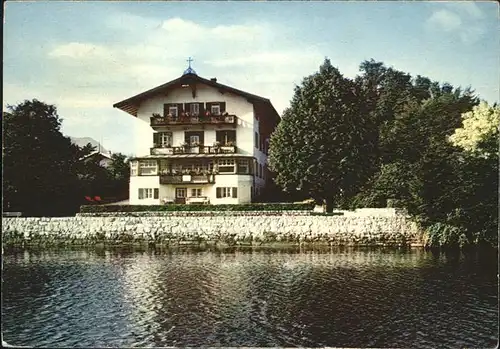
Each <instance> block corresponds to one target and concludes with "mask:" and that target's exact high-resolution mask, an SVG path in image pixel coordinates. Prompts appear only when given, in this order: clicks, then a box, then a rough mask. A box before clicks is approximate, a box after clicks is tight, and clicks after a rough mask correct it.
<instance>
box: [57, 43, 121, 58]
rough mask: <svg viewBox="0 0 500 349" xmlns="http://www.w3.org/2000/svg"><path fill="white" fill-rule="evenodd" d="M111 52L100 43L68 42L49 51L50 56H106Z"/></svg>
mask: <svg viewBox="0 0 500 349" xmlns="http://www.w3.org/2000/svg"><path fill="white" fill-rule="evenodd" d="M111 54H112V51H111V50H109V49H107V48H106V47H103V46H100V45H94V44H89V43H79V42H70V43H68V44H63V45H60V46H58V47H56V48H54V49H53V50H52V51H50V52H49V56H50V57H65V58H74V59H75V58H76V59H86V58H100V59H102V58H106V57H109V56H110V55H111Z"/></svg>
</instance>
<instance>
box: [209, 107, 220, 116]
mask: <svg viewBox="0 0 500 349" xmlns="http://www.w3.org/2000/svg"><path fill="white" fill-rule="evenodd" d="M210 113H212V115H220V105H219V104H212V105H211V106H210Z"/></svg>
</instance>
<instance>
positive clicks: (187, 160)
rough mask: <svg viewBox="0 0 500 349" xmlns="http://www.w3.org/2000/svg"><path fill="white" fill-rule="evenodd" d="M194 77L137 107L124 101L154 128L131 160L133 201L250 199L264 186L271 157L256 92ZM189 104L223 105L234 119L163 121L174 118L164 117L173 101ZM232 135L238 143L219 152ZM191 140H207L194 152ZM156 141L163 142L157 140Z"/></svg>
mask: <svg viewBox="0 0 500 349" xmlns="http://www.w3.org/2000/svg"><path fill="white" fill-rule="evenodd" d="M183 77H184V76H183ZM189 78H190V79H191V80H189V81H190V83H189V84H188V83H184V84H182V85H181V84H175V85H174V86H171V87H169V88H166V89H165V90H161V89H160V90H158V91H155V92H154V93H152V95H148V96H147V97H146V98H142V99H141V100H140V101H139V102H135V104H134V105H132V103H129V104H127V103H126V102H127V101H128V100H126V101H124V102H120V103H121V104H122V105H125V107H121V108H122V110H125V111H127V112H129V113H130V111H129V110H130V107H128V106H129V105H132V106H133V107H135V110H136V114H135V115H136V116H137V118H138V119H139V120H141V121H143V122H144V125H148V126H149V128H144V129H143V131H141V134H140V143H139V144H137V148H138V150H139V152H138V154H139V156H138V157H137V158H135V159H133V160H132V161H131V177H130V193H129V198H130V199H129V201H130V204H132V205H154V204H163V203H172V202H175V203H210V204H241V203H250V202H251V201H252V198H254V197H255V196H257V195H258V194H260V193H262V192H263V190H264V187H265V183H266V178H265V173H266V171H265V168H266V166H267V155H266V154H265V152H264V149H260V150H259V148H262V147H261V146H260V145H259V142H260V138H261V137H263V136H261V135H260V133H261V130H260V127H259V121H258V120H257V118H256V115H255V107H254V103H255V102H254V101H253V100H252V97H254V96H253V95H249V94H246V93H244V92H242V91H237V90H236V91H233V90H234V89H233V90H232V89H231V88H229V87H228V89H229V90H228V89H225V87H226V86H225V85H219V84H216V83H215V82H214V83H208V84H207V83H204V81H206V80H204V79H202V78H198V77H197V76H194V77H193V76H192V75H190V77H189ZM180 79H182V77H181V78H180ZM200 80H201V81H200ZM174 81H175V80H174ZM181 83H182V81H181ZM220 86H222V87H220ZM193 88H195V90H193ZM240 92H241V93H240ZM138 96H140V95H138ZM249 96H250V97H249ZM255 97H256V96H255ZM132 98H134V97H132ZM259 98H261V97H259ZM264 100H265V99H264ZM265 101H267V103H269V101H268V100H265ZM120 103H119V104H120ZM187 103H203V104H200V106H201V108H203V109H202V110H201V113H200V114H201V115H203V114H204V113H205V107H207V106H210V107H213V105H214V104H216V103H220V107H221V108H223V107H225V110H221V113H222V112H225V113H226V114H228V115H229V116H228V119H225V120H226V121H227V120H235V121H234V123H231V122H222V123H216V122H211V121H205V122H203V123H198V122H189V121H188V122H183V123H182V124H179V123H177V120H176V122H171V121H169V122H163V120H165V119H168V120H173V119H172V116H171V115H168V116H167V115H165V114H166V113H167V111H168V110H170V109H169V107H170V106H171V105H172V104H179V105H181V104H182V107H181V108H187V107H189V104H187ZM207 103H211V104H207ZM269 105H270V103H269ZM115 106H116V105H115ZM184 106H185V107H184ZM119 107H120V106H119ZM127 107H128V108H129V109H126V108H127ZM173 108H175V107H173ZM270 108H272V106H271V107H270ZM207 110H208V108H207ZM272 110H274V108H272ZM169 114H170V113H169ZM173 114H175V112H174V113H173ZM179 114H180V110H179ZM158 115H159V116H160V117H163V118H160V119H161V120H162V123H161V124H157V123H153V122H152V120H151V118H152V117H153V116H155V118H157V117H158ZM276 116H277V114H276ZM177 117H180V115H177ZM218 117H222V116H218ZM207 118H209V117H207ZM233 118H235V119H233ZM278 118H279V116H277V119H278ZM183 120H184V119H183ZM197 120H198V119H197ZM200 120H201V119H200ZM203 120H205V119H203ZM144 130H147V131H144ZM186 132H188V134H186ZM193 133H194V134H195V135H194V136H192V134H193ZM155 134H156V135H155ZM228 134H229V137H230V138H231V137H234V135H235V141H233V140H232V139H231V140H230V142H227V144H222V146H224V145H225V146H228V147H222V149H223V150H224V151H223V152H220V150H217V151H215V150H214V148H215V143H216V142H217V140H218V139H219V140H220V139H221V137H222V135H225V139H226V141H227V139H228ZM217 135H219V138H217ZM267 136H268V135H267ZM155 137H156V138H155ZM190 137H195V138H190ZM192 139H194V140H198V139H199V140H200V143H202V144H200V145H199V146H198V147H195V146H193V145H190V146H189V150H183V149H184V148H183V144H184V143H186V141H187V140H192ZM155 140H156V142H159V143H155ZM256 142H257V143H256ZM218 143H219V144H220V142H218ZM193 144H194V145H196V144H197V143H196V144H195V143H193ZM184 146H186V145H184ZM209 148H210V149H209ZM218 149H220V148H218ZM185 151H186V153H184V152H185Z"/></svg>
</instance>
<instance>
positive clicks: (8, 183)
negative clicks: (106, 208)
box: [3, 99, 82, 215]
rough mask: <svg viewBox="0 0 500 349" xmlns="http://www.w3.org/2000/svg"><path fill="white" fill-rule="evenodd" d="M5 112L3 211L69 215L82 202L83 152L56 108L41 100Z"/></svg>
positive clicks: (8, 108)
mask: <svg viewBox="0 0 500 349" xmlns="http://www.w3.org/2000/svg"><path fill="white" fill-rule="evenodd" d="M7 110H8V111H7V112H4V140H3V144H4V149H3V179H4V181H3V190H4V194H3V196H4V210H10V211H21V212H23V214H26V215H61V214H68V213H69V212H71V211H72V210H74V209H75V207H77V206H78V202H79V194H80V193H79V186H78V178H77V176H76V167H77V165H78V159H79V157H80V156H81V155H82V152H81V150H80V148H78V147H77V146H76V145H73V144H72V143H71V141H70V139H69V138H68V137H64V136H63V135H62V134H61V132H60V126H61V119H60V118H59V116H58V115H57V110H56V107H55V106H53V105H48V104H45V103H42V102H40V101H38V100H36V99H34V100H31V101H29V100H25V101H24V102H22V103H20V104H18V105H16V106H8V107H7Z"/></svg>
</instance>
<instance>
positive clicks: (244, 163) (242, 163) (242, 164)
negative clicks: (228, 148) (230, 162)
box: [238, 159, 249, 173]
mask: <svg viewBox="0 0 500 349" xmlns="http://www.w3.org/2000/svg"><path fill="white" fill-rule="evenodd" d="M248 170H249V168H248V160H246V159H244V160H238V173H248V172H249V171H248Z"/></svg>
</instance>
